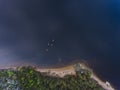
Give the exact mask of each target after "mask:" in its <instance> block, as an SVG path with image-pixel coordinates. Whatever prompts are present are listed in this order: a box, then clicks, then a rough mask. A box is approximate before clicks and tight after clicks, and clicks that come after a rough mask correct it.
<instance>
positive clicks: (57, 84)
mask: <svg viewBox="0 0 120 90" xmlns="http://www.w3.org/2000/svg"><path fill="white" fill-rule="evenodd" d="M0 90H115V89H114V88H113V87H112V86H111V85H110V83H109V82H103V81H101V80H100V79H99V78H98V77H97V76H96V75H95V74H94V73H93V71H92V70H91V69H90V68H88V67H87V66H86V65H85V64H83V63H76V64H73V65H68V66H64V67H61V68H40V67H35V66H20V67H6V68H3V69H1V70H0Z"/></svg>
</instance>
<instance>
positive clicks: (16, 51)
mask: <svg viewBox="0 0 120 90" xmlns="http://www.w3.org/2000/svg"><path fill="white" fill-rule="evenodd" d="M119 54H120V1H118V0H97V1H96V0H92V1H91V0H87V1H85V0H59V1H56V0H36V1H33V0H17V1H16V0H1V1H0V66H5V65H13V64H18V63H22V64H24V63H34V64H37V65H42V66H44V65H45V66H53V65H59V64H68V63H70V62H73V61H74V60H76V59H77V60H81V59H84V60H85V61H87V62H88V63H89V65H90V66H91V68H93V70H94V71H95V72H96V73H97V74H98V75H99V76H100V77H102V78H104V80H107V81H110V82H111V83H112V84H113V85H114V86H116V87H117V88H120V87H119V86H120V82H119V81H120V70H119V68H120V61H119V60H120V57H119ZM118 90H119V89H118Z"/></svg>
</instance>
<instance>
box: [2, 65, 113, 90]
mask: <svg viewBox="0 0 120 90" xmlns="http://www.w3.org/2000/svg"><path fill="white" fill-rule="evenodd" d="M80 66H81V68H82V69H83V68H84V69H89V68H88V67H87V66H86V65H84V64H80ZM1 69H12V70H17V69H18V68H17V67H16V66H15V67H4V68H1ZM35 70H36V71H38V72H41V73H49V75H50V76H57V77H61V78H63V77H64V76H65V75H76V70H75V68H74V66H73V65H69V66H66V67H62V68H36V69H35ZM91 78H92V79H94V80H95V81H97V83H98V84H99V85H100V86H102V87H103V88H104V89H105V90H115V89H114V88H113V87H112V86H110V85H109V86H108V85H107V84H106V83H105V82H103V81H102V80H100V79H99V78H98V77H97V76H96V75H95V74H92V75H91Z"/></svg>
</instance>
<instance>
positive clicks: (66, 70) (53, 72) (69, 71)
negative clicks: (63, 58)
mask: <svg viewBox="0 0 120 90" xmlns="http://www.w3.org/2000/svg"><path fill="white" fill-rule="evenodd" d="M36 71H39V72H49V75H50V76H58V77H61V78H62V77H64V76H65V75H76V72H75V69H74V67H73V66H72V65H71V66H66V67H62V68H53V69H52V68H51V69H40V68H36Z"/></svg>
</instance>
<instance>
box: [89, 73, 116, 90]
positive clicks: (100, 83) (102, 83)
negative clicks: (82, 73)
mask: <svg viewBox="0 0 120 90" xmlns="http://www.w3.org/2000/svg"><path fill="white" fill-rule="evenodd" d="M91 78H92V79H94V80H95V81H97V82H98V84H99V85H100V86H102V87H103V88H104V89H105V90H115V89H114V88H113V87H112V86H111V85H107V84H106V83H105V82H103V81H101V80H100V79H99V78H98V77H97V76H96V75H94V74H92V75H91Z"/></svg>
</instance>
